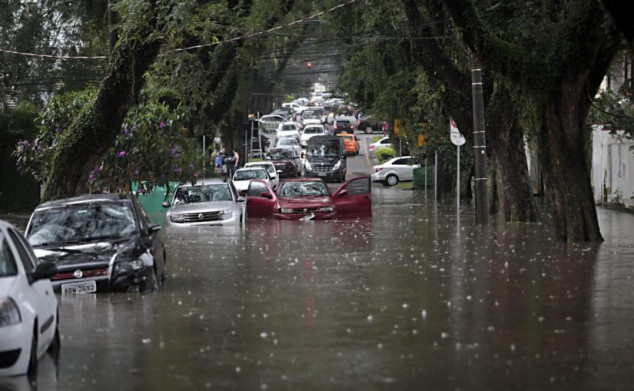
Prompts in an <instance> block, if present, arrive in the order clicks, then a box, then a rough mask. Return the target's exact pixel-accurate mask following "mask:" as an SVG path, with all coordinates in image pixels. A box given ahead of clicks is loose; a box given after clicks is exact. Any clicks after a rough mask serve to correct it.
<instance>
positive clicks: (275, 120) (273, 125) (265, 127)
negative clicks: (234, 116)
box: [258, 114, 288, 132]
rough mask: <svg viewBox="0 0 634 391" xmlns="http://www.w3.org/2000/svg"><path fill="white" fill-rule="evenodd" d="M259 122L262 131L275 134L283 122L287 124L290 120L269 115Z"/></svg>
mask: <svg viewBox="0 0 634 391" xmlns="http://www.w3.org/2000/svg"><path fill="white" fill-rule="evenodd" d="M258 121H259V122H260V128H261V129H262V131H264V132H275V131H276V130H277V128H278V127H279V126H280V124H281V123H282V122H287V121H288V120H287V119H286V118H285V117H283V116H281V115H277V114H267V115H264V116H262V118H260V119H259V120H258Z"/></svg>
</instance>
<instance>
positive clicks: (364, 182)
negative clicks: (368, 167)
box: [332, 176, 372, 219]
mask: <svg viewBox="0 0 634 391" xmlns="http://www.w3.org/2000/svg"><path fill="white" fill-rule="evenodd" d="M332 202H333V204H334V205H335V217H336V218H338V219H339V218H356V217H371V216H372V186H371V178H370V177H369V176H362V177H355V178H351V179H348V180H347V181H346V182H345V183H344V184H343V185H341V186H339V188H338V189H337V190H335V192H334V193H333V195H332Z"/></svg>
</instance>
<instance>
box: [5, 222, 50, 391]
mask: <svg viewBox="0 0 634 391" xmlns="http://www.w3.org/2000/svg"><path fill="white" fill-rule="evenodd" d="M55 274H57V268H56V266H55V264H53V263H50V262H46V263H38V259H37V257H36V256H35V254H34V253H33V249H32V248H31V246H30V245H29V243H28V242H27V241H26V239H25V238H24V236H23V235H22V234H21V233H20V232H19V231H18V230H17V228H15V227H14V226H13V225H12V224H10V223H8V222H6V221H2V220H0V377H3V376H15V375H24V374H29V375H35V373H36V371H37V366H38V361H39V359H40V358H41V357H42V356H43V355H44V354H45V353H46V352H47V351H48V352H51V353H53V354H56V353H57V352H58V351H59V348H60V338H59V327H58V325H59V319H58V317H57V316H58V311H57V297H56V296H55V294H54V293H53V285H52V284H51V281H50V278H51V277H52V276H54V275H55ZM0 388H1V387H0ZM9 389H11V387H9Z"/></svg>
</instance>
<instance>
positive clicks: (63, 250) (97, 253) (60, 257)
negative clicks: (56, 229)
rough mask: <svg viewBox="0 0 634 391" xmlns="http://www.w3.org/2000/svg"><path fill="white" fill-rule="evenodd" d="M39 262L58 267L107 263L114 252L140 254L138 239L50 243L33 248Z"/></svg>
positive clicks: (140, 248)
mask: <svg viewBox="0 0 634 391" xmlns="http://www.w3.org/2000/svg"><path fill="white" fill-rule="evenodd" d="M33 251H34V252H35V255H36V256H37V257H38V259H39V260H40V261H41V262H54V263H55V264H56V265H57V268H58V269H64V268H66V267H72V266H74V265H80V264H85V263H108V262H110V260H111V259H112V257H113V256H114V255H115V254H118V255H124V254H129V255H132V254H137V253H138V254H140V253H142V252H143V251H142V247H141V243H140V239H139V238H137V237H135V238H133V239H129V238H128V239H122V238H118V239H112V240H99V241H93V242H87V243H78V244H63V243H59V244H51V245H45V246H37V247H34V248H33Z"/></svg>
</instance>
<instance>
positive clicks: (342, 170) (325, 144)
mask: <svg viewBox="0 0 634 391" xmlns="http://www.w3.org/2000/svg"><path fill="white" fill-rule="evenodd" d="M347 155H348V154H347V153H346V147H345V144H344V140H343V138H342V137H337V136H313V137H311V138H310V139H309V140H308V143H307V145H306V156H305V160H304V176H307V177H319V178H322V179H323V180H325V181H335V182H344V181H345V180H346V172H347V169H348V167H347Z"/></svg>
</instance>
